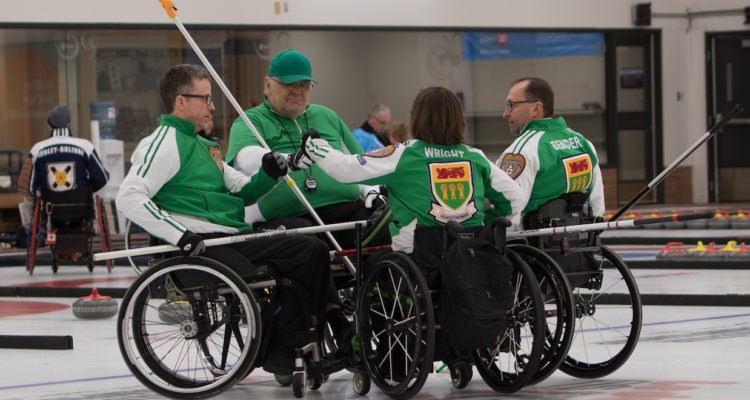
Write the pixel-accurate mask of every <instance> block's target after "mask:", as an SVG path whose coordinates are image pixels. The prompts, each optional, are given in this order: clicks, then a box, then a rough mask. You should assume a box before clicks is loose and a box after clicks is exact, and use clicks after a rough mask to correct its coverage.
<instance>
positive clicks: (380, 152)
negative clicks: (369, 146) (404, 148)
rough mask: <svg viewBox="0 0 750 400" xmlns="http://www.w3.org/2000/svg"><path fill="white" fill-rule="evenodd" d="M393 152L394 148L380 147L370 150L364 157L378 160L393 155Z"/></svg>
mask: <svg viewBox="0 0 750 400" xmlns="http://www.w3.org/2000/svg"><path fill="white" fill-rule="evenodd" d="M394 151H396V147H395V146H386V147H381V148H379V149H375V150H370V151H368V152H367V153H365V155H366V156H367V157H378V158H380V157H388V156H390V155H391V154H393V152H394Z"/></svg>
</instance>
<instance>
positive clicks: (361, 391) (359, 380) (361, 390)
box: [352, 371, 371, 396]
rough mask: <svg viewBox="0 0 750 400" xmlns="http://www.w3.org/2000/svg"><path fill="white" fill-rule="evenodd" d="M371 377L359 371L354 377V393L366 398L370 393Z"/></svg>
mask: <svg viewBox="0 0 750 400" xmlns="http://www.w3.org/2000/svg"><path fill="white" fill-rule="evenodd" d="M370 384H371V381H370V376H369V375H367V374H366V373H364V372H362V371H357V372H355V373H354V375H352V389H353V390H354V393H356V394H358V395H360V396H365V395H366V394H367V393H370Z"/></svg>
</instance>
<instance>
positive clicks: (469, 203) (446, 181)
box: [428, 161, 477, 223]
mask: <svg viewBox="0 0 750 400" xmlns="http://www.w3.org/2000/svg"><path fill="white" fill-rule="evenodd" d="M428 167H429V169H430V187H431V188H432V196H433V198H434V199H435V201H436V202H435V203H432V208H431V209H430V211H429V213H430V215H432V216H433V217H435V220H436V221H438V222H442V223H446V222H448V221H456V222H463V221H466V220H469V219H470V218H471V217H473V216H474V214H476V213H477V208H476V206H475V203H474V183H473V181H472V174H471V163H470V162H468V161H457V162H445V163H429V164H428Z"/></svg>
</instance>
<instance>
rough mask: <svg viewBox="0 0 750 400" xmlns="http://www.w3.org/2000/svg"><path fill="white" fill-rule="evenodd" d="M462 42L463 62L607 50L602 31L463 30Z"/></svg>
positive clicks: (591, 53) (556, 55) (578, 53)
mask: <svg viewBox="0 0 750 400" xmlns="http://www.w3.org/2000/svg"><path fill="white" fill-rule="evenodd" d="M461 41H462V43H463V50H462V56H463V59H464V61H471V60H489V59H496V58H532V57H563V56H582V55H597V54H603V53H604V34H603V33H549V32H464V33H462V34H461Z"/></svg>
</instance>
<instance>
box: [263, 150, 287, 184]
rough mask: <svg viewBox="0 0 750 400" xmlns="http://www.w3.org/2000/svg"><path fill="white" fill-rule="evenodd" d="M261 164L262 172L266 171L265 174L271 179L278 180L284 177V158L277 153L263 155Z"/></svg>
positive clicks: (285, 168) (285, 167)
mask: <svg viewBox="0 0 750 400" xmlns="http://www.w3.org/2000/svg"><path fill="white" fill-rule="evenodd" d="M261 164H262V166H263V171H266V174H268V176H270V177H271V178H273V179H277V180H278V179H279V178H281V177H282V176H284V175H286V172H287V164H286V157H285V156H284V155H283V154H281V153H279V152H277V151H270V152H268V153H266V154H264V155H263V159H262V160H261Z"/></svg>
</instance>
